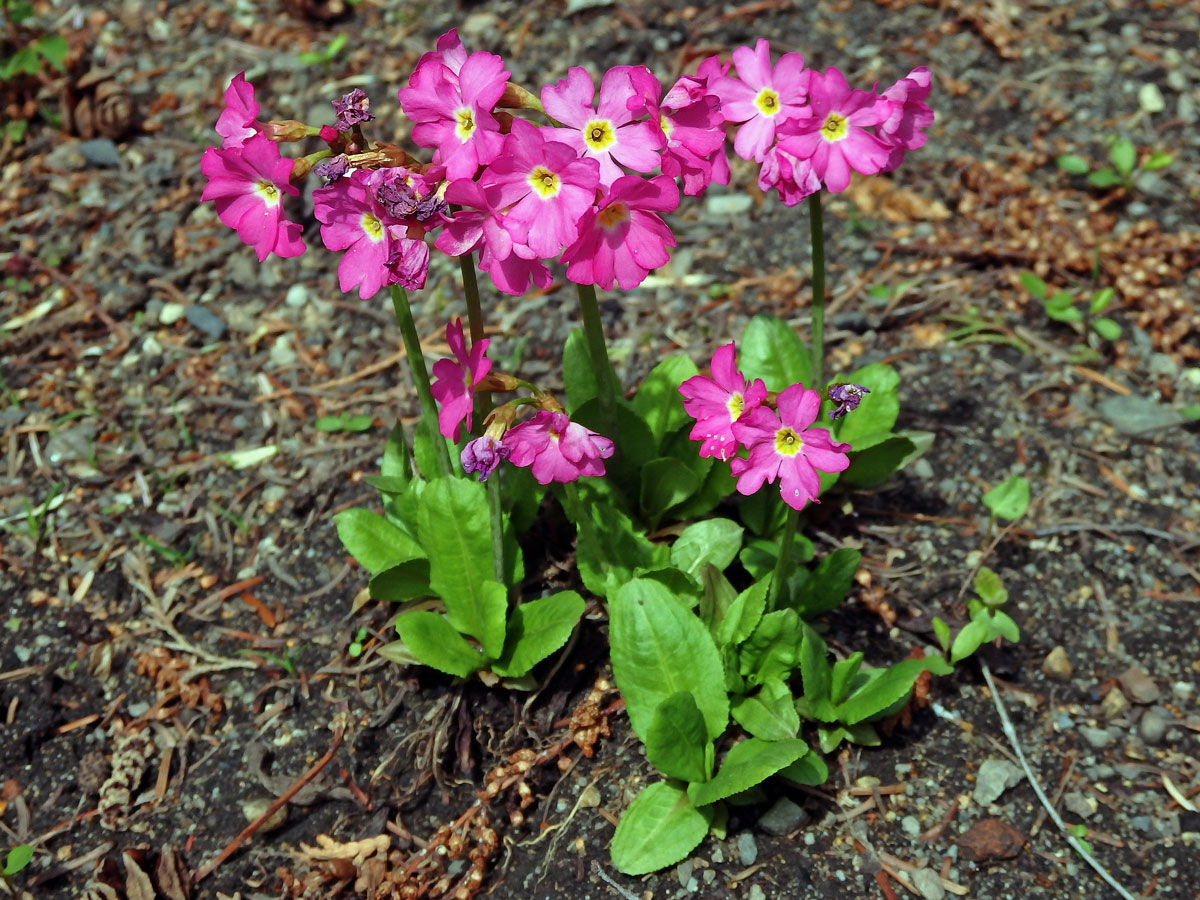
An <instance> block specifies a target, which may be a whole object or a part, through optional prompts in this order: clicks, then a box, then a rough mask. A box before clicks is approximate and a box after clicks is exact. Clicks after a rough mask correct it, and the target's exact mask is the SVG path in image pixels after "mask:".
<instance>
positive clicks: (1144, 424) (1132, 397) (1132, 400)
mask: <svg viewBox="0 0 1200 900" xmlns="http://www.w3.org/2000/svg"><path fill="white" fill-rule="evenodd" d="M1096 412H1098V413H1099V414H1100V415H1101V416H1102V417H1103V418H1104V420H1105V421H1106V422H1108V424H1110V425H1112V427H1113V428H1115V429H1116V430H1117V431H1119V432H1121V433H1122V434H1146V433H1148V432H1152V431H1157V430H1159V429H1160V428H1172V427H1175V426H1178V425H1182V424H1185V423H1186V422H1187V421H1188V420H1187V419H1185V418H1184V417H1183V416H1181V415H1180V414H1179V413H1177V412H1176V411H1175V410H1173V409H1172V408H1171V407H1169V406H1167V405H1166V404H1164V403H1157V402H1155V401H1154V400H1151V399H1150V398H1149V397H1141V396H1138V395H1137V394H1128V395H1125V394H1114V395H1113V396H1111V397H1105V398H1104V399H1103V400H1101V401H1100V402H1099V403H1097V404H1096Z"/></svg>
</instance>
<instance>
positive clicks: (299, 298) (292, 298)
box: [283, 282, 308, 307]
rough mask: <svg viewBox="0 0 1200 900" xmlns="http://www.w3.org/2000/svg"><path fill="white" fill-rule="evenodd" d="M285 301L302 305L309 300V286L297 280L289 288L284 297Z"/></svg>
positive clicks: (292, 304)
mask: <svg viewBox="0 0 1200 900" xmlns="http://www.w3.org/2000/svg"><path fill="white" fill-rule="evenodd" d="M283 302H284V303H286V304H287V305H288V306H295V307H300V306H304V304H306V303H307V302H308V288H306V287H305V286H304V285H302V284H300V283H299V282H297V283H296V284H293V285H292V286H291V287H290V288H288V291H287V295H286V296H285V297H284V298H283Z"/></svg>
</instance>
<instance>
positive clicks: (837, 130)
mask: <svg viewBox="0 0 1200 900" xmlns="http://www.w3.org/2000/svg"><path fill="white" fill-rule="evenodd" d="M849 132H850V126H849V124H847V122H846V117H845V116H839V115H838V114H837V113H835V112H831V113H830V114H829V115H828V116H826V117H825V124H824V125H822V126H821V137H823V138H825V140H827V141H831V142H832V141H840V140H841V139H842V138H844V137H845V136H846V135H847V134H849Z"/></svg>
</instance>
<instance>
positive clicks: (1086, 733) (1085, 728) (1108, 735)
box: [1079, 725, 1117, 750]
mask: <svg viewBox="0 0 1200 900" xmlns="http://www.w3.org/2000/svg"><path fill="white" fill-rule="evenodd" d="M1079 733H1080V735H1082V736H1083V739H1084V740H1085V741H1087V742H1088V745H1089V746H1091V747H1094V748H1096V749H1097V750H1103V749H1104V748H1105V747H1108V746H1109V745H1111V744H1112V742H1113V741H1115V740H1116V739H1117V735H1115V734H1113V733H1112V732H1110V731H1109V730H1108V729H1107V728H1093V727H1091V726H1090V725H1080V726H1079Z"/></svg>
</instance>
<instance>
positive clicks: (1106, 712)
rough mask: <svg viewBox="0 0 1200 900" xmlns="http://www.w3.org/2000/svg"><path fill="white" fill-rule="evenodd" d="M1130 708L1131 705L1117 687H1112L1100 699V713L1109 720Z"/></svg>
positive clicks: (1121, 714) (1118, 716)
mask: <svg viewBox="0 0 1200 900" xmlns="http://www.w3.org/2000/svg"><path fill="white" fill-rule="evenodd" d="M1132 708H1133V705H1132V704H1131V703H1130V702H1129V701H1128V700H1126V699H1125V695H1124V694H1122V693H1121V689H1120V688H1118V687H1114V688H1113V689H1112V690H1111V691H1109V692H1108V693H1107V694H1105V695H1104V699H1103V700H1101V701H1100V715H1101V716H1103V717H1104V718H1105V719H1109V720H1111V719H1117V718H1120V717H1121V716H1123V715H1125V713H1127V712H1129V710H1131V709H1132Z"/></svg>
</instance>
